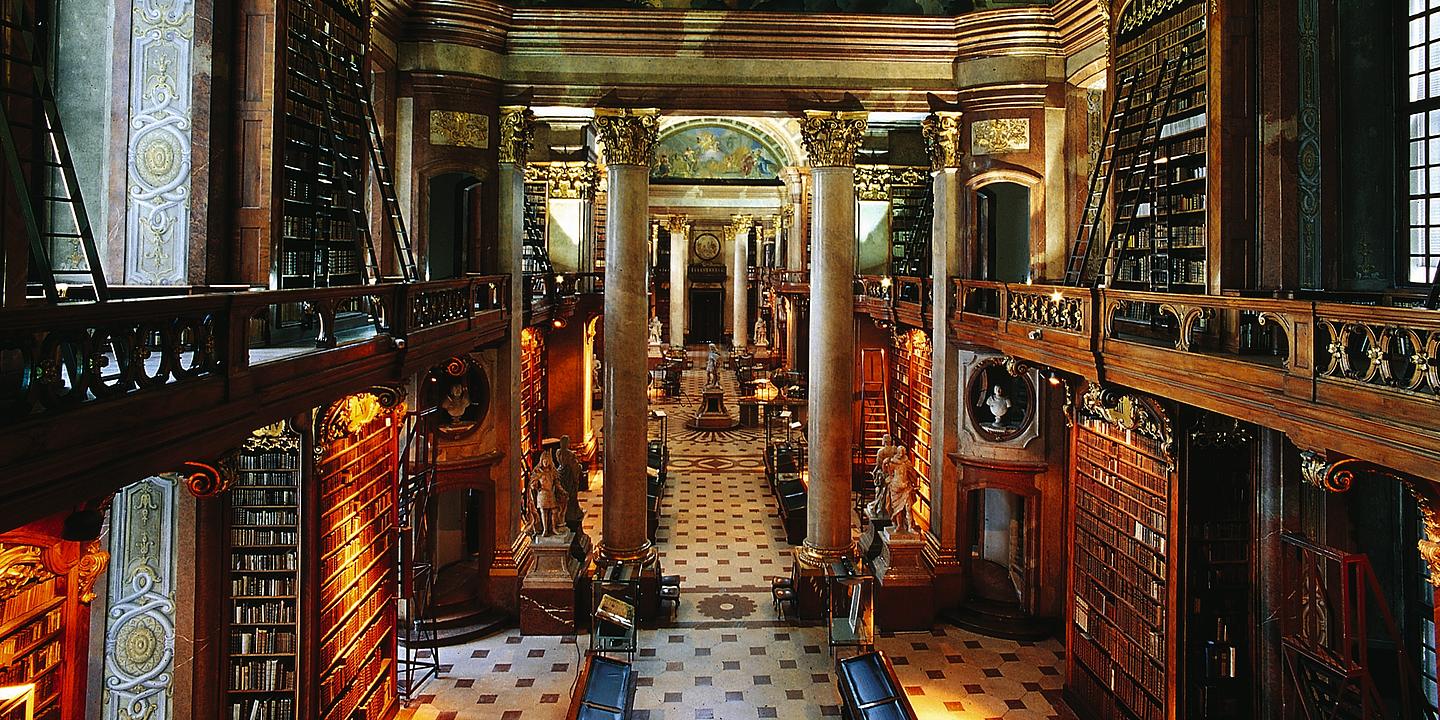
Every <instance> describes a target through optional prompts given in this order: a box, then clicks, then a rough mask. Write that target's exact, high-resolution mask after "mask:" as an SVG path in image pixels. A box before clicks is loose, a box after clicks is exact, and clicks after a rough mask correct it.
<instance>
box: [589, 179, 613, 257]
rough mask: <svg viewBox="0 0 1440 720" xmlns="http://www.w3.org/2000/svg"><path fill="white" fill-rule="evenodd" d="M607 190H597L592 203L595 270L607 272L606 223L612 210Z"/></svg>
mask: <svg viewBox="0 0 1440 720" xmlns="http://www.w3.org/2000/svg"><path fill="white" fill-rule="evenodd" d="M605 192H606V191H604V190H596V191H595V200H594V201H593V202H591V203H590V207H591V213H590V214H591V216H592V219H593V220H594V228H595V272H605V223H606V220H607V218H608V217H609V212H610V211H609V207H608V199H607V198H606V197H605Z"/></svg>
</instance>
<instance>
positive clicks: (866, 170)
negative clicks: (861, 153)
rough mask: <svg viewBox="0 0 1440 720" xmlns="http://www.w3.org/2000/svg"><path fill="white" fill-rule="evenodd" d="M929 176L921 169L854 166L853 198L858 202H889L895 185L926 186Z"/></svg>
mask: <svg viewBox="0 0 1440 720" xmlns="http://www.w3.org/2000/svg"><path fill="white" fill-rule="evenodd" d="M929 183H930V175H929V173H928V172H926V171H925V170H924V169H923V168H918V167H910V166H906V165H856V166H855V197H856V199H859V200H881V201H889V200H890V195H891V192H892V191H893V189H894V187H895V186H896V185H928V184H929Z"/></svg>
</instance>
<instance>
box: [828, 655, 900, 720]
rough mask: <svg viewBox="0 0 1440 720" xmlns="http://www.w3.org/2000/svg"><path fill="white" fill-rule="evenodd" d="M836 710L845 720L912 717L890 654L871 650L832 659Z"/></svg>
mask: <svg viewBox="0 0 1440 720" xmlns="http://www.w3.org/2000/svg"><path fill="white" fill-rule="evenodd" d="M835 666H836V671H837V672H836V673H835V674H836V675H837V677H838V679H837V680H836V681H835V684H836V685H838V686H839V689H840V713H841V716H842V717H844V718H846V719H847V720H916V717H917V716H916V715H915V708H913V707H911V706H910V698H909V696H907V695H906V694H905V688H904V687H903V686H902V685H901V684H900V679H899V678H898V677H896V676H895V667H894V666H893V665H891V664H890V658H887V657H885V653H882V652H880V651H879V650H872V651H870V652H867V653H861V654H859V655H855V656H853V657H848V658H841V659H840V660H837V661H836V662H835Z"/></svg>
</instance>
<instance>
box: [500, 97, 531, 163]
mask: <svg viewBox="0 0 1440 720" xmlns="http://www.w3.org/2000/svg"><path fill="white" fill-rule="evenodd" d="M534 143H535V113H533V112H531V111H530V108H528V107H525V106H524V105H507V106H505V107H502V108H500V147H499V151H500V162H502V163H514V164H516V165H523V164H525V156H526V155H529V154H530V146H531V145H533V144H534Z"/></svg>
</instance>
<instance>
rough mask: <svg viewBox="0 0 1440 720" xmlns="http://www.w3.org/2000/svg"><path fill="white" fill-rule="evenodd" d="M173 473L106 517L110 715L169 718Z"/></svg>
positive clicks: (117, 719)
mask: <svg viewBox="0 0 1440 720" xmlns="http://www.w3.org/2000/svg"><path fill="white" fill-rule="evenodd" d="M178 487H179V486H178V484H177V483H176V482H175V480H174V479H170V478H159V477H155V478H150V479H148V480H143V481H141V482H138V483H135V484H134V485H131V486H129V487H127V488H125V489H124V490H122V491H121V492H120V494H119V495H117V496H116V499H115V504H114V506H113V509H112V510H111V516H110V528H111V530H110V549H111V553H112V556H113V561H114V562H113V564H112V567H111V571H112V572H111V576H110V603H109V608H108V610H107V612H106V622H105V709H104V717H105V718H107V720H140V719H141V718H144V719H145V720H167V719H168V718H170V717H172V712H171V702H170V685H171V675H172V674H173V672H174V656H175V586H174V584H175V554H174V547H173V543H174V536H175V503H176V491H177V488H178Z"/></svg>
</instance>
